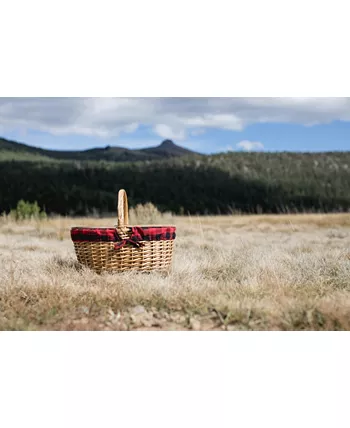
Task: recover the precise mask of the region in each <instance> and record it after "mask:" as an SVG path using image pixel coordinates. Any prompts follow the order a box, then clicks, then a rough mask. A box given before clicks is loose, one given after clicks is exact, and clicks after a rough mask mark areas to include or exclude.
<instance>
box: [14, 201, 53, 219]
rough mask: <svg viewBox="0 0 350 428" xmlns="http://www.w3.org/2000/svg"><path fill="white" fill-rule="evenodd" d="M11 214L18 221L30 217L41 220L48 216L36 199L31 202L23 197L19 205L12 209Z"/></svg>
mask: <svg viewBox="0 0 350 428" xmlns="http://www.w3.org/2000/svg"><path fill="white" fill-rule="evenodd" d="M10 216H11V217H12V218H14V219H15V220H16V221H21V220H29V219H35V220H41V219H44V218H46V213H45V211H44V210H42V209H41V208H40V207H39V205H38V203H37V202H36V201H35V202H34V203H30V202H27V201H24V200H23V199H21V200H20V201H18V203H17V207H16V208H15V209H14V210H11V212H10Z"/></svg>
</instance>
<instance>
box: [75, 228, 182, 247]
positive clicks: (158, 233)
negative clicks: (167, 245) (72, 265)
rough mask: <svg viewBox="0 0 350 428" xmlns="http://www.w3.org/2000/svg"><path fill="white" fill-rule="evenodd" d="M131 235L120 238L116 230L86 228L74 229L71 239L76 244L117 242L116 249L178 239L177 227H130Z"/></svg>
mask: <svg viewBox="0 0 350 428" xmlns="http://www.w3.org/2000/svg"><path fill="white" fill-rule="evenodd" d="M130 229H131V235H130V236H129V238H127V239H123V238H122V237H120V236H119V234H118V231H117V230H116V229H114V228H106V229H100V228H84V227H73V228H72V229H71V238H72V240H73V241H74V242H115V248H116V249H118V248H121V247H123V246H124V245H126V244H127V243H129V244H131V245H133V246H135V247H140V246H142V245H143V243H142V241H164V240H172V239H175V237H176V228H175V227H171V226H168V227H138V226H135V227H130Z"/></svg>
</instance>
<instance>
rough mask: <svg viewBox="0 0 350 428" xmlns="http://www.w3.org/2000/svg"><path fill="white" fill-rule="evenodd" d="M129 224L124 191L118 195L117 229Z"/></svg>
mask: <svg viewBox="0 0 350 428" xmlns="http://www.w3.org/2000/svg"><path fill="white" fill-rule="evenodd" d="M128 224H129V209H128V197H127V196H126V191H125V190H124V189H121V190H119V193H118V227H124V226H127V225H128Z"/></svg>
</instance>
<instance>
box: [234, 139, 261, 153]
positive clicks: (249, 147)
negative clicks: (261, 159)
mask: <svg viewBox="0 0 350 428" xmlns="http://www.w3.org/2000/svg"><path fill="white" fill-rule="evenodd" d="M236 147H238V148H239V149H243V150H245V151H246V152H251V151H253V150H264V145H263V143H260V141H249V140H243V141H240V142H239V143H237V144H236Z"/></svg>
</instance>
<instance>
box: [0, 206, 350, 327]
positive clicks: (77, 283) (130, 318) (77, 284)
mask: <svg viewBox="0 0 350 428" xmlns="http://www.w3.org/2000/svg"><path fill="white" fill-rule="evenodd" d="M159 216H160V215H158V217H159ZM130 217H131V221H133V222H134V224H135V223H136V224H137V223H145V220H146V223H147V222H148V223H149V222H150V221H151V222H155V223H158V224H175V225H176V227H177V238H176V241H175V252H174V261H173V269H172V272H171V273H170V274H169V275H164V274H158V273H151V274H142V273H135V272H126V273H122V274H110V273H103V274H101V275H99V274H96V273H94V272H92V271H91V270H89V269H88V268H84V267H81V266H80V265H79V264H78V263H77V261H76V257H75V253H74V248H73V244H72V242H71V239H70V234H69V230H70V227H71V226H102V227H110V226H113V225H115V223H116V218H96V217H94V218H93V217H91V218H86V217H84V218H83V217H82V218H70V217H55V218H50V217H49V218H47V219H41V220H23V221H15V220H13V219H12V218H10V217H9V216H3V217H2V218H1V219H0V266H1V269H0V329H1V330H122V331H126V330H220V331H222V330H228V331H232V330H350V214H349V213H341V214H293V215H282V214H280V215H265V216H264V215H228V216H201V217H196V216H194V217H191V216H171V215H169V214H164V215H161V216H160V218H146V219H145V218H141V217H142V213H141V214H140V213H138V212H136V211H135V210H132V211H131V213H130Z"/></svg>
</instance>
